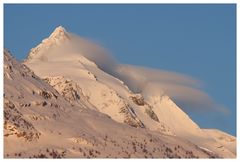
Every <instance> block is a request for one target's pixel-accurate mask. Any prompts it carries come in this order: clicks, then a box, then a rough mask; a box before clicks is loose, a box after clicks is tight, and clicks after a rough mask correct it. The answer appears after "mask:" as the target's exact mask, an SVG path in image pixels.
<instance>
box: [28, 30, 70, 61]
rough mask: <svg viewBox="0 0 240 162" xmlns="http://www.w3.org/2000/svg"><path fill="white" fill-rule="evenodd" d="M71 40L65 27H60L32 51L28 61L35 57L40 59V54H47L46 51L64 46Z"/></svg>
mask: <svg viewBox="0 0 240 162" xmlns="http://www.w3.org/2000/svg"><path fill="white" fill-rule="evenodd" d="M70 39H71V35H70V33H68V32H67V31H66V30H65V28H64V27H62V26H58V27H57V28H55V30H54V31H53V32H52V33H51V34H50V36H49V37H48V38H46V39H44V40H42V42H41V43H40V44H39V45H38V46H36V47H35V48H32V49H31V51H30V53H29V55H28V58H27V60H29V59H32V58H34V57H39V56H38V54H39V53H45V52H46V51H48V50H50V49H53V48H54V47H56V46H61V45H62V44H64V43H66V42H68V41H69V40H70Z"/></svg>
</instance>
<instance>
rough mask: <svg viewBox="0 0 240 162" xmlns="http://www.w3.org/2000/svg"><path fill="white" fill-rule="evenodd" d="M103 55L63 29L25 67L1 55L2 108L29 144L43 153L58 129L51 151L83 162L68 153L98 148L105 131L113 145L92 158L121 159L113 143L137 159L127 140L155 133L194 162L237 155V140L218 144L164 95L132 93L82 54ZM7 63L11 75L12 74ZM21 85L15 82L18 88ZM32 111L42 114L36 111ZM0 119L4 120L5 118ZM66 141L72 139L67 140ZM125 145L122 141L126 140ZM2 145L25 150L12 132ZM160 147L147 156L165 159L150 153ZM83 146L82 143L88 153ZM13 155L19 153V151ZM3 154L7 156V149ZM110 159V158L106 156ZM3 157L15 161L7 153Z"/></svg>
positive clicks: (34, 51) (161, 154) (35, 51)
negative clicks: (30, 137)
mask: <svg viewBox="0 0 240 162" xmlns="http://www.w3.org/2000/svg"><path fill="white" fill-rule="evenodd" d="M102 51H103V49H102V48H101V47H100V46H98V45H96V44H93V43H91V42H89V41H86V40H84V39H82V38H80V37H78V36H75V35H73V34H71V33H69V32H67V31H66V30H65V29H64V28H63V27H61V26H60V27H58V28H56V29H55V30H54V32H53V33H52V34H51V35H50V36H49V38H46V39H44V40H43V41H42V43H40V44H39V45H38V46H37V47H35V48H33V49H32V50H31V51H30V53H29V55H28V58H27V59H26V60H25V61H24V64H25V65H24V64H19V63H17V62H16V61H15V60H14V59H13V58H12V57H11V56H10V55H9V54H7V53H8V52H7V51H4V53H5V55H6V61H5V60H4V64H5V67H6V68H5V69H4V79H5V87H4V93H5V94H4V95H5V98H4V99H5V101H6V102H5V110H6V107H7V108H8V107H9V105H11V103H12V104H13V105H15V106H13V107H15V109H16V110H17V112H19V113H21V118H22V119H23V120H24V121H26V122H29V123H30V124H31V125H32V127H33V128H32V129H31V131H33V132H34V133H33V134H37V137H36V139H35V142H36V143H38V141H41V140H45V143H44V142H42V143H41V146H42V147H44V148H46V147H48V145H47V146H46V141H49V140H50V139H51V138H55V137H54V136H55V134H54V132H55V131H58V129H59V130H61V131H59V132H60V134H61V135H60V137H59V139H61V140H62V141H63V143H61V144H59V143H54V141H55V140H53V143H52V146H54V148H55V149H60V148H61V149H62V150H64V153H65V154H66V155H67V156H68V157H82V154H79V153H76V151H73V150H72V149H70V148H69V146H71V145H73V143H74V142H75V144H76V143H77V144H78V145H79V146H81V147H82V146H83V145H85V146H86V143H89V141H91V140H93V139H94V140H95V138H97V139H98V140H99V142H100V143H101V142H103V141H105V143H106V140H105V138H104V136H105V135H104V133H106V134H107V133H109V134H108V135H106V136H107V137H108V138H111V140H114V141H115V144H114V143H113V144H112V145H111V144H109V145H111V146H106V144H105V145H103V146H101V147H100V146H99V147H96V146H95V147H94V148H95V149H96V150H97V151H98V150H102V147H103V148H104V149H107V150H105V151H103V152H104V153H102V154H104V155H101V156H100V155H98V154H97V153H96V154H94V155H96V156H98V157H106V156H108V157H115V156H117V157H123V156H125V155H124V153H118V154H115V153H116V152H117V151H116V150H115V151H116V152H115V153H113V151H114V149H113V148H115V145H116V149H117V148H118V149H120V148H121V147H122V148H124V149H125V150H124V151H123V149H122V152H125V154H126V155H127V156H129V155H130V156H131V157H134V156H135V157H144V156H145V154H144V155H143V154H142V153H141V151H140V150H141V149H140V150H138V145H139V146H140V148H141V144H140V143H139V144H137V146H135V144H133V145H134V146H135V147H134V148H133V150H134V151H133V152H131V151H129V148H128V147H127V148H126V146H127V145H126V146H125V144H124V143H125V142H126V143H129V142H130V143H131V142H133V141H135V140H133V138H132V137H133V135H134V136H135V137H136V138H139V140H140V139H141V140H143V139H145V138H147V137H144V136H147V135H150V136H153V135H154V136H156V138H158V139H159V142H160V143H161V142H163V141H164V142H163V143H165V144H164V146H165V145H166V146H170V145H171V146H172V145H173V144H179V143H181V145H180V144H179V147H184V149H185V150H191V151H192V154H194V155H195V154H196V156H198V157H211V156H212V157H231V158H233V157H235V156H236V155H235V154H236V151H235V149H234V148H235V147H236V140H235V138H234V137H231V140H224V142H223V140H220V138H219V137H218V136H217V134H215V133H211V131H210V130H202V129H201V128H200V127H199V126H198V125H197V124H196V123H194V122H193V121H192V120H191V119H190V117H189V116H188V115H187V114H186V113H185V112H183V111H182V110H181V109H180V108H179V107H178V106H177V105H176V104H175V103H174V102H173V100H171V98H170V97H169V96H167V95H166V94H164V93H163V94H161V95H151V94H146V93H138V94H136V93H134V92H132V91H131V90H130V89H129V88H128V86H127V85H125V83H124V82H123V81H121V80H120V79H119V78H116V77H114V76H112V75H110V74H109V73H107V72H105V71H103V70H102V69H101V68H99V65H98V64H97V62H94V61H93V60H92V59H91V57H88V56H91V55H92V54H97V53H98V52H102ZM103 61H104V60H103ZM9 65H10V67H11V69H14V70H15V71H16V73H15V72H14V73H13V72H11V70H10V68H9ZM26 66H27V67H29V68H30V69H31V70H32V71H33V72H34V73H35V74H36V75H37V76H39V77H40V78H41V79H40V78H39V77H37V76H36V75H35V74H34V73H33V72H32V71H31V70H29V69H28V68H27V67H26ZM16 67H17V68H16ZM22 69H24V70H25V71H26V69H27V71H26V74H24V76H22V75H20V73H21V71H24V70H22ZM29 74H30V75H29ZM26 76H27V77H26ZM8 80H10V81H11V82H9V81H8ZM20 80H21V84H18V83H20ZM22 80H23V81H22ZM50 85H51V86H50ZM15 91H17V92H18V93H20V94H21V95H22V96H24V97H25V98H21V97H20V98H18V97H19V95H16V94H18V93H17V92H15ZM6 95H7V96H6ZM21 95H20V96H21ZM11 96H14V97H11ZM44 96H45V97H46V98H44ZM49 96H51V97H49ZM42 98H43V99H42ZM41 99H42V100H41ZM23 101H25V102H27V103H25V102H24V103H22V105H26V104H27V106H26V107H28V108H27V109H26V108H22V107H21V106H16V105H17V104H19V103H20V102H23ZM10 102H11V103H10ZM36 103H37V104H36ZM29 104H30V105H29ZM28 105H29V106H28ZM36 105H37V106H39V107H42V108H41V109H36V108H35V107H37V106H36ZM54 105H58V106H54ZM10 107H11V106H10ZM23 107H24V106H23ZM48 107H49V108H50V110H51V111H50V110H49V108H48ZM52 107H53V108H52ZM5 110H4V111H5ZM7 110H8V109H7ZM9 110H10V109H9ZM55 111H56V112H57V113H56V112H55ZM30 112H31V113H30ZM50 112H51V113H53V114H58V116H59V118H56V117H55V118H54V117H51V115H49V113H50ZM83 112H84V113H83ZM32 113H34V114H35V115H36V116H37V119H38V120H36V121H37V122H36V121H35V120H34V119H32V118H30V117H29V118H28V117H27V116H28V115H29V114H30V116H31V114H32ZM9 114H10V115H11V114H12V113H11V112H10V113H9ZM104 114H105V115H104ZM38 115H39V116H40V117H39V116H38ZM42 116H43V117H42ZM33 118H34V117H33ZM32 120H33V121H32ZM5 121H7V120H6V119H5ZM46 123H48V124H46ZM74 123H78V124H74ZM83 123H84V124H83ZM10 125H14V124H10ZM69 125H70V126H69ZM7 128H8V127H7V126H6V130H5V131H6V132H7V131H9V130H10V129H7ZM21 129H22V128H21ZM23 129H24V128H23ZM83 130H84V131H83ZM82 131H83V132H85V133H87V134H88V135H87V137H86V136H85V138H92V139H89V141H88V139H85V141H84V140H83V139H82V137H79V138H78V137H76V135H77V134H79V133H80V132H82ZM89 131H90V132H89ZM51 133H52V134H51ZM132 133H133V134H132ZM7 134H9V133H7ZM56 134H57V133H56ZM63 134H64V136H63ZM93 134H95V135H93ZM93 136H94V138H93ZM226 136H227V135H226ZM34 137H35V136H34ZM129 137H130V138H129ZM66 139H71V140H72V141H71V140H70V141H68V140H67V141H66ZM121 140H122V141H121ZM124 140H126V141H125V142H124ZM5 141H7V142H5V148H9V147H11V144H13V143H14V142H16V141H18V143H21V144H23V141H21V142H20V140H18V139H16V137H15V136H13V134H11V135H10V136H5ZM50 141H51V140H50ZM64 141H65V142H64ZM76 141H77V142H76ZM83 141H84V142H83ZM86 141H87V142H86ZM120 141H121V142H120ZM150 141H151V139H150ZM31 142H32V141H30V143H31ZM95 142H96V141H95ZM95 142H94V143H95ZM174 142H175V143H174ZM30 143H29V144H30ZM65 143H66V144H65ZM90 143H91V142H90ZM116 143H117V144H116ZM153 143H154V142H153ZM160 143H157V142H156V143H155V144H156V148H155V149H154V148H153V146H155V144H149V146H148V147H149V148H153V150H152V151H150V152H151V154H152V156H150V157H166V156H165V155H164V154H166V153H164V151H163V150H162V151H159V152H158V153H156V149H159V150H161V148H162V144H160ZM21 144H19V145H21ZM75 144H74V145H75ZM30 145H31V144H30ZM59 145H61V147H60V146H59ZM190 145H191V146H190ZM230 146H231V147H230ZM89 147H90V146H89V145H88V144H87V147H86V148H89ZM136 147H137V148H136ZM188 147H189V148H188ZM16 149H19V150H18V151H20V150H21V148H18V147H16ZM35 149H36V148H35ZM61 149H60V150H61ZM6 150H8V151H10V149H6ZM154 150H155V151H154ZM177 150H178V146H177V148H176V149H174V150H171V151H170V152H173V154H174V155H176V156H174V157H177V155H178V153H179V151H177ZM8 151H6V152H7V153H6V152H5V156H7V154H9V153H10V152H11V151H12V152H11V153H13V152H14V151H16V150H11V151H10V152H8ZM21 151H22V153H23V152H25V155H27V156H28V155H30V154H29V153H28V152H27V151H26V150H25V151H23V150H21ZM38 151H39V150H38ZM168 151H169V150H168ZM40 152H41V151H40ZM66 152H67V153H66ZM118 152H121V151H118ZM126 152H128V153H126ZM130 152H131V153H130ZM143 152H145V151H143ZM180 152H181V151H180ZM35 153H36V152H35ZM109 153H110V154H111V155H108V154H109ZM153 153H154V154H153ZM155 153H156V154H155ZM113 154H114V155H113ZM188 154H189V153H188ZM31 155H32V153H31ZM9 156H13V155H12V154H9ZM89 156H90V154H89ZM146 156H147V155H146ZM178 156H180V157H184V156H185V155H183V154H181V155H180V154H179V155H178ZM91 157H94V156H91ZM148 157H149V156H148Z"/></svg>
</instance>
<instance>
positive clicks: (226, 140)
mask: <svg viewBox="0 0 240 162" xmlns="http://www.w3.org/2000/svg"><path fill="white" fill-rule="evenodd" d="M203 131H204V132H207V134H209V135H210V136H212V137H213V138H214V139H216V141H218V142H219V143H220V144H222V145H221V146H219V148H223V147H226V148H227V149H228V150H230V151H231V152H232V153H234V154H236V137H234V136H231V135H229V134H227V133H225V132H222V131H220V130H217V129H204V130H203Z"/></svg>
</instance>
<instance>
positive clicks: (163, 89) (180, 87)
mask: <svg viewBox="0 0 240 162" xmlns="http://www.w3.org/2000/svg"><path fill="white" fill-rule="evenodd" d="M69 34H70V33H69ZM70 35H71V36H72V38H73V39H71V43H69V44H67V45H66V46H64V49H61V50H60V51H62V52H66V50H68V51H71V52H74V53H80V54H81V55H83V56H85V57H86V58H88V59H89V60H91V61H93V62H95V63H96V64H97V65H98V66H99V67H100V68H101V69H102V70H104V71H106V72H107V73H110V74H112V75H113V76H115V77H117V78H119V79H121V80H122V81H124V83H125V84H126V85H127V86H128V87H129V88H130V89H131V90H132V91H133V92H141V93H145V94H148V95H161V94H162V93H164V94H167V95H168V96H170V97H171V98H172V99H173V100H174V101H175V102H176V103H177V104H178V105H180V106H181V108H182V109H183V110H185V111H197V112H207V111H217V112H221V113H223V114H228V113H229V109H227V108H226V107H224V106H221V105H220V104H219V103H216V102H215V101H214V100H213V99H212V98H211V97H210V96H209V95H208V94H207V93H205V92H204V91H203V90H202V89H201V88H202V85H203V83H202V82H201V81H199V80H197V79H195V78H193V77H191V76H188V75H185V74H180V73H177V72H172V71H166V70H161V69H152V68H147V67H142V66H133V65H123V64H120V63H118V62H117V61H116V60H115V59H114V58H113V57H112V56H111V55H110V52H108V50H107V49H105V48H103V47H102V46H100V45H98V44H96V43H94V42H93V41H89V40H87V39H85V38H81V37H79V36H76V35H74V34H70ZM60 51H58V52H60Z"/></svg>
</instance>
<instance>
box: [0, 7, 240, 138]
mask: <svg viewBox="0 0 240 162" xmlns="http://www.w3.org/2000/svg"><path fill="white" fill-rule="evenodd" d="M59 25H62V26H64V27H65V28H66V29H67V30H68V31H70V32H72V33H76V34H78V35H80V36H83V37H87V38H89V39H90V40H93V41H95V42H98V43H100V44H101V45H102V46H104V47H105V48H107V49H108V50H109V51H110V52H111V53H112V55H113V56H114V57H115V58H116V59H117V60H118V61H119V62H120V63H126V64H134V65H141V66H146V67H152V68H157V69H165V70H170V71H175V72H179V73H184V74H187V75H190V76H192V77H194V78H196V79H198V80H201V81H202V82H203V83H204V86H203V90H204V91H205V92H207V93H208V94H209V95H210V96H211V97H212V98H213V99H214V100H215V101H216V102H217V103H219V104H221V105H224V106H225V107H227V108H229V110H230V111H231V113H230V114H229V115H224V114H221V113H216V112H212V113H200V114H199V113H196V112H191V111H189V112H187V113H188V114H190V116H191V117H192V118H193V120H194V121H196V122H197V123H198V124H199V125H200V126H201V127H206V128H218V129H221V130H224V131H227V132H228V133H231V134H234V135H235V134H236V6H235V5H233V4H232V5H231V4H227V5H226V4H225V5H223V4H222V5H217V4H212V5H210V4H208V5H203V4H201V5H183V4H182V5H173V4H171V5H166V4H165V5H163V4H162V5H103V4H102V5H4V47H5V48H8V49H9V50H10V51H11V52H12V53H13V55H14V56H15V57H16V58H17V59H18V60H23V59H24V58H26V56H27V54H28V52H29V50H30V49H31V48H33V47H34V46H36V45H37V44H39V43H40V41H41V40H42V39H43V38H46V37H48V35H49V34H50V33H51V32H52V31H53V30H54V28H55V27H57V26H59Z"/></svg>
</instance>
